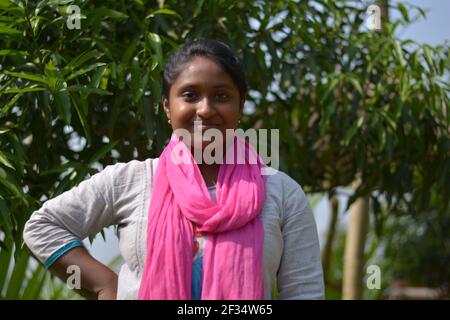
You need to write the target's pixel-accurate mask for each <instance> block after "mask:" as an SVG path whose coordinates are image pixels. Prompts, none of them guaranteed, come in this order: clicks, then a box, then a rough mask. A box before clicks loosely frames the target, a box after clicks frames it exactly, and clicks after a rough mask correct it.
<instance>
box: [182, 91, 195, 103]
mask: <svg viewBox="0 0 450 320" xmlns="http://www.w3.org/2000/svg"><path fill="white" fill-rule="evenodd" d="M181 96H182V97H183V98H184V99H185V100H186V101H195V100H196V99H197V94H196V93H195V92H193V91H185V92H183V93H182V94H181Z"/></svg>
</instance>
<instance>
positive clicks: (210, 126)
mask: <svg viewBox="0 0 450 320" xmlns="http://www.w3.org/2000/svg"><path fill="white" fill-rule="evenodd" d="M192 127H194V128H200V129H201V130H202V131H204V130H208V129H213V128H214V129H219V128H220V125H219V124H215V123H202V124H192Z"/></svg>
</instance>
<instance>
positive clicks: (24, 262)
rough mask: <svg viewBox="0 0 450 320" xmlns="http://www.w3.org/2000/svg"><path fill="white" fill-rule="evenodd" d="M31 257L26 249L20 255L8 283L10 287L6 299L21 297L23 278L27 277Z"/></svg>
mask: <svg viewBox="0 0 450 320" xmlns="http://www.w3.org/2000/svg"><path fill="white" fill-rule="evenodd" d="M16 250H17V248H16ZM29 258H30V256H29V255H27V254H26V253H25V252H24V251H22V252H21V253H20V254H19V255H18V259H16V261H15V263H14V269H13V272H12V274H11V277H10V280H9V283H8V289H7V290H6V296H5V297H6V299H9V300H11V299H18V298H19V297H20V296H19V295H20V290H21V289H22V283H23V279H25V275H26V271H27V267H28V261H29Z"/></svg>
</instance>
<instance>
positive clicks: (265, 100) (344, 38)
mask: <svg viewBox="0 0 450 320" xmlns="http://www.w3.org/2000/svg"><path fill="white" fill-rule="evenodd" d="M368 4H369V3H362V2H360V1H351V0H347V1H344V0H341V1H326V0H316V1H304V0H301V1H242V0H240V1H234V0H231V1H225V0H218V1H204V0H197V1H177V0H171V1H163V0H161V1H158V2H155V1H144V0H134V1H123V0H121V1H110V0H103V1H92V0H91V1H81V0H42V1H31V0H29V1H27V0H23V1H17V0H0V46H1V47H0V106H1V110H0V213H1V214H0V225H1V230H2V231H3V232H4V233H5V235H6V238H9V237H11V238H14V239H15V240H16V245H17V247H20V241H21V236H20V235H21V233H22V229H23V226H24V223H25V221H26V220H27V219H28V217H29V215H30V214H31V213H32V212H33V210H35V209H37V208H38V207H39V206H40V205H41V204H42V201H44V200H45V199H49V198H52V197H54V196H56V195H58V194H60V193H61V192H63V191H65V190H67V189H69V188H71V187H73V186H75V185H76V184H78V183H79V182H80V181H82V180H83V179H85V178H86V176H87V175H89V174H93V173H95V172H97V171H98V169H99V168H101V167H102V166H105V165H107V164H111V163H114V162H117V161H129V160H131V159H135V158H137V159H144V158H147V157H154V156H158V154H159V152H160V151H161V150H162V148H163V146H164V143H165V141H166V139H167V138H168V136H169V134H170V128H169V127H168V126H167V124H166V121H165V115H164V114H163V112H162V109H161V104H160V101H161V70H162V68H163V66H164V63H165V61H166V59H167V58H168V56H169V55H170V54H171V53H172V52H173V51H174V50H175V49H177V48H178V47H179V46H180V45H181V44H183V43H184V42H185V41H187V40H191V39H195V38H199V37H210V38H216V39H219V40H223V41H225V42H227V43H229V44H230V45H231V46H232V47H233V48H235V49H236V51H237V52H238V53H239V54H240V55H241V56H242V57H243V60H244V64H245V68H246V73H247V76H248V81H249V87H250V91H249V94H248V97H247V100H248V101H247V105H246V114H245V117H244V119H243V120H244V121H243V122H244V126H246V127H255V128H268V129H270V128H278V129H280V135H281V141H280V157H281V169H282V170H284V171H286V172H288V173H289V174H290V175H291V176H292V177H294V178H295V179H296V180H297V181H299V182H300V183H301V184H302V186H303V187H304V188H305V190H306V191H307V192H323V191H325V192H332V191H333V190H334V189H335V188H336V187H338V186H346V185H348V184H349V183H350V182H352V181H353V180H355V178H356V177H358V176H359V177H361V179H362V181H363V183H362V184H361V186H360V187H359V189H358V190H357V193H356V194H355V196H358V195H360V194H368V193H370V194H372V195H373V200H374V201H373V202H372V203H373V205H374V212H375V213H377V212H380V210H378V209H377V208H379V199H380V197H383V199H386V200H387V202H388V204H389V212H400V211H403V212H405V211H406V212H408V213H411V214H412V213H417V212H421V211H423V210H424V209H426V208H429V207H430V206H431V203H433V204H437V205H435V207H438V208H437V209H438V210H441V211H442V210H448V203H449V194H450V188H449V186H450V156H449V155H450V140H449V117H448V113H449V94H448V93H449V84H448V79H447V81H446V80H445V78H444V77H445V76H446V72H448V70H449V47H448V44H445V45H442V46H437V47H431V46H428V45H420V44H417V43H415V42H413V41H412V40H400V39H399V38H398V37H396V36H395V34H396V30H397V29H398V28H399V27H400V26H406V25H407V24H409V23H410V22H411V21H414V19H415V18H414V17H413V16H412V13H418V14H419V15H421V14H423V12H422V11H421V10H420V9H414V8H413V7H406V6H405V5H404V4H401V3H398V4H396V7H395V8H392V9H398V10H400V12H401V14H402V17H401V18H399V19H398V20H396V21H391V22H389V23H387V24H386V28H385V29H384V30H383V31H370V30H367V28H366V27H365V17H366V8H367V6H368ZM69 5H78V6H79V7H80V9H81V16H80V18H81V28H80V29H69V28H68V27H67V24H66V22H67V20H71V19H72V18H73V17H72V16H70V15H69V14H68V13H67V7H68V6H69ZM447 76H448V73H447ZM433 189H434V190H440V192H435V193H433V196H434V197H437V198H438V199H433V202H430V197H431V194H432V193H431V190H433ZM0 244H2V245H3V246H4V245H5V243H4V241H0Z"/></svg>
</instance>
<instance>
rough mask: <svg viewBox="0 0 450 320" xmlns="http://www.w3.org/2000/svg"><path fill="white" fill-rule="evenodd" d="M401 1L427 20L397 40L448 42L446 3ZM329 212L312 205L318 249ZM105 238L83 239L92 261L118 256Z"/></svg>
mask: <svg viewBox="0 0 450 320" xmlns="http://www.w3.org/2000/svg"><path fill="white" fill-rule="evenodd" d="M398 2H399V1H392V0H391V2H390V3H391V4H392V5H395V4H396V3H398ZM401 2H402V3H410V4H412V5H415V6H420V7H421V8H424V9H426V10H427V17H426V19H423V18H421V19H420V20H419V21H416V22H415V23H414V24H413V25H411V26H409V27H408V28H406V29H400V30H399V32H398V37H400V38H401V39H412V40H414V41H417V42H419V43H427V44H430V45H437V44H441V43H444V41H446V40H448V41H450V0H428V1H426V0H409V1H401ZM411 14H414V13H411ZM399 15H400V13H399V12H398V11H396V10H391V11H390V16H391V18H392V19H395V18H396V17H398V16H399ZM342 193H343V195H341V196H339V201H340V221H341V225H342V226H345V224H346V221H347V219H348V214H347V213H345V212H344V208H345V206H346V202H347V199H348V198H347V196H346V195H345V194H348V193H349V192H348V190H345V189H342ZM329 211H330V208H329V204H328V201H327V200H326V198H323V199H322V200H320V201H319V202H318V203H317V204H315V205H314V206H313V212H314V217H315V219H316V223H317V229H318V233H319V240H320V245H321V247H322V246H323V244H324V239H325V235H326V230H327V226H328V223H329V220H330V219H329V218H330V215H329ZM105 235H106V242H105V241H104V240H103V238H102V237H101V236H100V235H98V236H97V237H96V239H95V240H94V242H93V244H92V245H90V243H89V241H88V240H85V245H86V247H87V248H88V249H89V250H90V252H91V254H92V255H93V256H94V257H95V258H96V259H98V260H99V261H101V262H102V263H105V264H108V263H109V262H110V261H111V260H113V259H114V258H115V257H117V255H119V249H118V248H119V244H118V240H117V238H116V236H115V234H114V229H113V228H109V229H106V230H105ZM119 265H120V264H119ZM116 271H118V270H116Z"/></svg>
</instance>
